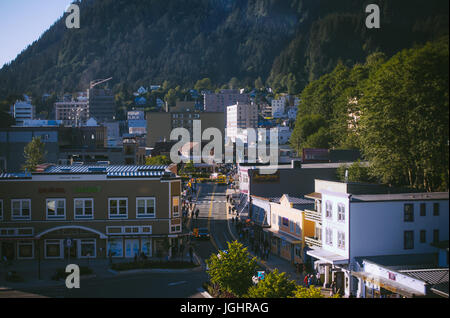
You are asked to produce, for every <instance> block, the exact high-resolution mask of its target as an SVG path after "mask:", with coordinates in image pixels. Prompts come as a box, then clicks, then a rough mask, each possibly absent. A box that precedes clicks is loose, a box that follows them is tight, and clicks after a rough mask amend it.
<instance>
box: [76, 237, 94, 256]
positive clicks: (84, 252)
mask: <svg viewBox="0 0 450 318" xmlns="http://www.w3.org/2000/svg"><path fill="white" fill-rule="evenodd" d="M79 242H80V245H79V247H80V255H79V257H80V258H95V257H96V248H95V247H96V244H95V239H82V240H79Z"/></svg>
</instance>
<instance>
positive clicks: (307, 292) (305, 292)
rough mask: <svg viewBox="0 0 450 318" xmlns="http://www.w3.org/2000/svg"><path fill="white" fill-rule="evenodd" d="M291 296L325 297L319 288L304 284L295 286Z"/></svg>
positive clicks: (334, 296) (337, 295)
mask: <svg viewBox="0 0 450 318" xmlns="http://www.w3.org/2000/svg"><path fill="white" fill-rule="evenodd" d="M339 297H340V296H339V294H335V295H333V298H339ZM293 298H325V296H324V295H323V294H322V293H321V292H320V288H317V287H315V286H310V287H309V288H306V287H304V286H300V285H298V286H297V289H296V290H295V292H294V297H293Z"/></svg>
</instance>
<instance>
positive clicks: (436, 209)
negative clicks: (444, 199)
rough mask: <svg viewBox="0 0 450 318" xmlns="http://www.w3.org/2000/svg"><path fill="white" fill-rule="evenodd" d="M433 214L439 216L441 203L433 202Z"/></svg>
mask: <svg viewBox="0 0 450 318" xmlns="http://www.w3.org/2000/svg"><path fill="white" fill-rule="evenodd" d="M433 215H434V216H439V203H433Z"/></svg>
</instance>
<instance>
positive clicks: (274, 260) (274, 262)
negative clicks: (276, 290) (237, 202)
mask: <svg viewBox="0 0 450 318" xmlns="http://www.w3.org/2000/svg"><path fill="white" fill-rule="evenodd" d="M229 206H230V204H229V203H228V202H227V204H226V212H227V221H228V230H229V232H230V234H231V236H232V238H233V240H237V241H239V242H240V243H242V244H243V245H244V246H245V247H247V248H248V251H249V253H250V255H252V256H255V254H254V253H253V252H252V251H251V250H250V247H249V245H248V242H247V241H245V240H243V241H240V240H239V239H238V237H239V235H238V233H237V231H236V226H235V225H234V223H233V222H232V221H231V219H232V218H233V217H234V216H235V215H234V214H229V213H228V207H229ZM257 262H258V264H259V265H260V266H261V267H263V268H266V269H267V270H269V271H273V270H274V269H278V271H279V272H280V273H281V272H285V273H286V274H287V275H288V276H289V278H290V279H292V280H295V281H296V282H297V284H299V285H302V284H303V279H304V278H305V276H304V275H303V274H299V273H297V271H296V269H295V267H294V265H293V264H291V263H290V262H289V261H287V260H285V259H282V258H281V257H279V256H277V255H274V254H272V253H270V254H269V259H268V260H262V259H261V258H260V257H257Z"/></svg>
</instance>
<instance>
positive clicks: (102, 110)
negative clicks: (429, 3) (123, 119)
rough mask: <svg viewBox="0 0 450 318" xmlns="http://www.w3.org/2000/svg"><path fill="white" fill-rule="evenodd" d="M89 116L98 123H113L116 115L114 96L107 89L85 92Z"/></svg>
mask: <svg viewBox="0 0 450 318" xmlns="http://www.w3.org/2000/svg"><path fill="white" fill-rule="evenodd" d="M87 97H88V103H89V116H90V117H94V118H95V119H96V120H97V121H98V122H100V123H103V122H108V121H113V120H114V119H115V115H116V106H115V103H114V95H113V93H112V91H111V90H109V89H101V88H90V89H88V90H87Z"/></svg>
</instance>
